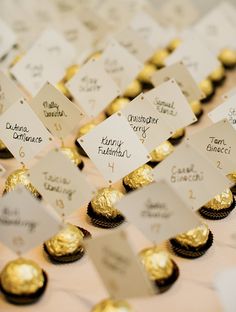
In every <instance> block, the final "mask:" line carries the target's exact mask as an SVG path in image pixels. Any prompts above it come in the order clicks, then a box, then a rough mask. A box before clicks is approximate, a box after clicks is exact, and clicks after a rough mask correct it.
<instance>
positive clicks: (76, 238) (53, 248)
mask: <svg viewBox="0 0 236 312" xmlns="http://www.w3.org/2000/svg"><path fill="white" fill-rule="evenodd" d="M83 238H84V234H83V232H82V231H81V230H80V229H79V228H78V227H77V226H75V225H73V224H70V223H67V224H66V226H65V228H64V229H62V230H61V231H60V232H59V233H58V234H56V235H55V236H53V237H52V238H50V239H49V240H47V241H46V242H45V244H46V246H47V250H48V251H49V253H50V254H51V255H55V256H63V255H67V254H71V253H73V252H75V251H77V250H78V249H81V251H82V250H83V247H82V245H81V243H82V241H83Z"/></svg>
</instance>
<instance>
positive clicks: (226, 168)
mask: <svg viewBox="0 0 236 312" xmlns="http://www.w3.org/2000/svg"><path fill="white" fill-rule="evenodd" d="M188 141H189V144H191V145H192V146H193V147H194V148H196V149H197V150H198V152H200V153H202V154H203V155H204V156H206V157H207V158H209V159H210V160H211V161H212V162H213V163H214V165H215V166H216V168H217V169H219V170H221V172H222V173H223V174H224V175H227V174H229V173H232V172H234V171H235V168H236V145H235V142H236V131H235V129H234V128H233V127H232V126H231V124H230V123H229V121H228V120H227V119H224V120H221V121H219V122H217V123H215V124H213V125H211V126H209V127H207V128H204V129H202V130H200V131H198V132H195V133H194V134H193V135H192V136H190V137H189V138H188Z"/></svg>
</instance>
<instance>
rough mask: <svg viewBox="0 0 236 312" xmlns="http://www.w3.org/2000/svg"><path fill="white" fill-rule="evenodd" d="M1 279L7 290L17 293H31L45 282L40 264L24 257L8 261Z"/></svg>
mask: <svg viewBox="0 0 236 312" xmlns="http://www.w3.org/2000/svg"><path fill="white" fill-rule="evenodd" d="M0 279H1V285H2V287H3V288H4V289H5V291H7V292H9V293H12V294H15V295H30V294H32V293H35V292H36V291H37V290H38V289H39V288H41V287H42V286H43V284H44V276H43V271H42V269H41V268H40V267H39V266H38V264H37V263H35V262H34V261H32V260H28V259H23V258H18V259H16V260H13V261H10V262H8V263H7V264H6V266H5V267H4V268H3V270H2V272H1V275H0Z"/></svg>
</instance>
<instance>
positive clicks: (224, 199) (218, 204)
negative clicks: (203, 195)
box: [204, 189, 234, 210]
mask: <svg viewBox="0 0 236 312" xmlns="http://www.w3.org/2000/svg"><path fill="white" fill-rule="evenodd" d="M233 199H234V198H233V194H232V192H231V191H230V189H227V190H225V191H224V192H222V193H221V194H218V195H216V196H215V197H214V198H213V199H211V200H210V201H209V202H208V203H206V204H205V205H204V207H206V208H211V209H215V210H221V209H224V208H229V207H230V206H231V205H232V203H233Z"/></svg>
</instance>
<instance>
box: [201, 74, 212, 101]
mask: <svg viewBox="0 0 236 312" xmlns="http://www.w3.org/2000/svg"><path fill="white" fill-rule="evenodd" d="M199 88H200V89H201V91H202V92H203V93H204V94H205V96H206V97H207V96H210V95H211V94H212V93H213V92H214V87H213V84H212V82H211V80H210V79H208V78H207V79H204V80H203V81H201V82H200V84H199Z"/></svg>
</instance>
